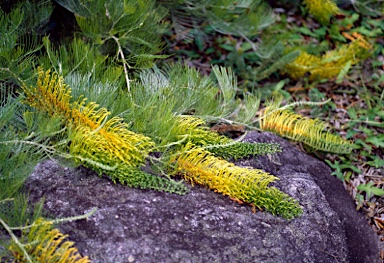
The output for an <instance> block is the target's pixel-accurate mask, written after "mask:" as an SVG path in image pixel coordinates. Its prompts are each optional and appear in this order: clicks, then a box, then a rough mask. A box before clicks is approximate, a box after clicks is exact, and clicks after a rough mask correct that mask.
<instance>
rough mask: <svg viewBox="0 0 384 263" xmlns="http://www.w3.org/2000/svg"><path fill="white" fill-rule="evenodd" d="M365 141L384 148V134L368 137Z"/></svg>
mask: <svg viewBox="0 0 384 263" xmlns="http://www.w3.org/2000/svg"><path fill="white" fill-rule="evenodd" d="M365 141H366V142H369V143H372V144H373V145H375V146H376V147H381V148H384V134H381V135H378V136H372V137H368V138H367V139H366V140H365Z"/></svg>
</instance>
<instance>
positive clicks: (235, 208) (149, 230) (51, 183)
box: [26, 132, 379, 263]
mask: <svg viewBox="0 0 384 263" xmlns="http://www.w3.org/2000/svg"><path fill="white" fill-rule="evenodd" d="M244 140H245V141H249V142H252V141H258V142H278V143H280V144H281V145H282V148H283V151H282V152H281V153H278V154H276V155H272V156H265V157H258V158H249V159H246V160H240V161H237V162H236V163H237V164H238V165H242V166H252V167H255V168H261V169H264V170H265V171H268V172H270V173H272V174H274V175H276V176H278V177H279V178H280V180H279V181H278V182H276V183H275V184H274V185H275V186H276V187H278V188H280V189H281V190H283V191H284V192H286V193H288V194H289V195H291V196H293V197H295V198H297V199H298V200H299V202H300V204H301V205H302V206H303V211H304V213H303V215H301V216H300V217H299V218H296V219H294V220H292V221H287V220H285V219H283V218H280V217H274V216H272V215H271V214H269V213H266V212H257V213H253V212H252V209H251V207H249V206H247V205H240V204H238V203H236V202H233V201H231V200H230V199H229V198H228V197H225V196H222V195H220V194H217V193H214V192H213V191H210V190H208V189H205V188H203V187H199V186H195V187H193V188H191V191H190V193H188V194H187V195H184V196H178V195H174V194H168V193H162V192H156V191H151V190H138V189H130V188H127V187H124V186H121V185H115V184H113V183H112V182H111V181H110V180H108V179H107V178H99V177H98V176H97V175H95V174H94V173H93V172H91V171H89V170H86V169H85V168H73V169H72V168H64V167H61V166H60V165H58V164H57V163H55V162H53V161H46V162H44V163H41V164H39V165H38V166H37V167H36V168H35V171H34V173H33V174H32V175H31V176H30V178H29V179H28V181H27V182H26V190H27V191H29V193H30V198H31V200H33V201H37V200H39V199H40V198H42V197H43V196H45V200H46V201H45V211H47V212H48V213H49V215H50V216H51V217H55V218H57V217H68V216H75V215H79V214H84V213H86V212H88V211H90V210H91V209H92V208H93V207H97V208H98V210H97V212H96V213H95V214H94V215H93V216H91V217H90V218H89V219H88V220H79V221H74V222H68V223H63V224H61V225H59V228H60V229H61V230H62V231H63V232H64V233H66V234H69V235H70V238H71V240H73V241H75V242H76V246H77V248H78V249H79V251H80V252H81V253H82V254H83V255H89V256H90V258H91V259H92V262H95V263H108V262H111V263H112V262H113V263H119V262H121V263H125V262H143V263H151V262H156V263H158V262H165V263H168V262H177V263H182V262H191V263H192V262H196V263H200V262H218V263H221V262H271V263H272V262H273V263H277V262H284V263H286V262H316V263H320V262H324V263H329V262H379V255H378V246H377V237H376V236H375V234H374V233H373V231H372V230H371V229H370V227H369V225H368V223H367V221H366V220H365V219H364V216H363V215H362V214H360V213H358V212H357V211H356V210H355V207H354V204H353V201H352V200H351V198H350V196H349V195H348V194H347V193H346V192H345V190H344V188H343V186H342V184H341V182H340V181H338V180H337V179H335V178H334V177H332V176H331V175H330V169H329V168H328V167H327V166H326V165H325V164H324V163H322V162H320V161H318V160H316V159H314V158H312V157H310V156H308V155H306V154H304V153H302V152H300V151H298V150H297V149H296V148H294V147H293V146H292V145H290V144H289V143H288V142H287V141H285V140H284V139H281V138H279V137H278V136H276V135H273V134H271V133H257V132H250V133H249V134H248V135H247V136H246V137H245V138H244Z"/></svg>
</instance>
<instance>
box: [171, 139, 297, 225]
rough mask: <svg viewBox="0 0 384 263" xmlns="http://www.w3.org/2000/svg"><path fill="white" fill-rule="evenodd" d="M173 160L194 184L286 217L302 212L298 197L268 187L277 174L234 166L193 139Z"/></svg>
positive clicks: (179, 170)
mask: <svg viewBox="0 0 384 263" xmlns="http://www.w3.org/2000/svg"><path fill="white" fill-rule="evenodd" d="M171 161H172V162H175V163H176V171H177V172H179V173H181V174H182V176H183V178H184V179H185V180H187V181H188V182H190V183H192V184H194V183H197V184H200V185H204V186H207V187H208V188H210V189H213V190H214V191H215V192H219V193H221V194H223V195H228V196H230V197H231V198H234V199H237V200H239V201H241V202H245V203H248V204H251V205H253V206H255V207H256V208H258V209H266V210H267V211H269V212H271V213H272V214H274V215H280V216H283V217H285V218H287V219H292V218H294V217H295V216H298V215H299V214H301V212H302V211H301V208H300V206H299V204H298V203H297V201H296V200H294V199H293V198H291V197H289V196H288V195H286V194H284V193H282V192H281V191H279V190H277V189H276V188H274V187H268V184H269V183H271V182H273V181H275V180H277V179H278V178H277V177H274V176H272V175H270V174H268V173H266V172H264V171H261V170H257V169H248V168H242V167H238V166H235V165H234V164H233V163H230V162H228V161H225V160H223V159H219V158H217V157H215V156H214V155H213V154H212V153H210V152H209V151H207V150H205V149H203V148H202V147H199V146H194V145H193V143H187V144H186V146H185V148H183V149H182V150H180V151H179V152H178V153H176V154H175V157H174V158H173V159H171Z"/></svg>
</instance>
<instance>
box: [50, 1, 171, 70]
mask: <svg viewBox="0 0 384 263" xmlns="http://www.w3.org/2000/svg"><path fill="white" fill-rule="evenodd" d="M57 2H58V3H59V4H60V5H62V6H63V7H65V8H66V9H68V10H69V11H71V12H73V13H74V14H75V18H76V21H77V24H78V25H79V27H80V30H81V33H82V34H83V35H85V36H86V37H87V38H89V39H90V40H92V42H93V43H94V44H96V45H98V46H99V47H100V49H101V50H102V52H103V53H104V54H113V55H116V57H118V58H119V59H120V60H121V62H122V63H123V64H124V65H126V66H128V67H136V68H137V67H139V68H142V67H150V66H152V65H153V60H154V59H158V58H164V57H165V56H162V55H158V53H159V52H160V51H161V49H162V46H163V44H162V43H161V39H160V34H161V33H163V32H164V30H165V29H166V28H167V23H165V22H164V20H163V19H164V17H165V15H166V10H165V9H164V8H163V7H161V6H158V5H156V1H154V0H139V1H134V0H124V1H113V0H101V1H87V0H78V1H74V0H58V1H57ZM126 73H127V72H126Z"/></svg>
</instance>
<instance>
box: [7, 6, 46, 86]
mask: <svg viewBox="0 0 384 263" xmlns="http://www.w3.org/2000/svg"><path fill="white" fill-rule="evenodd" d="M51 13H52V4H51V3H50V1H38V3H32V2H30V1H24V3H18V4H16V6H15V7H14V8H13V9H12V10H11V11H10V12H9V13H5V12H4V11H3V10H2V9H0V38H1V40H2V41H0V79H1V80H2V81H6V82H8V83H15V84H18V85H22V84H23V81H24V80H25V79H27V78H30V76H31V75H33V68H32V65H33V61H35V59H36V57H35V52H36V51H37V50H38V49H39V45H40V44H39V43H38V40H39V35H40V34H43V33H44V32H45V31H46V29H45V28H44V23H46V22H47V21H48V19H49V16H50V15H51ZM36 32H38V34H36Z"/></svg>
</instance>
